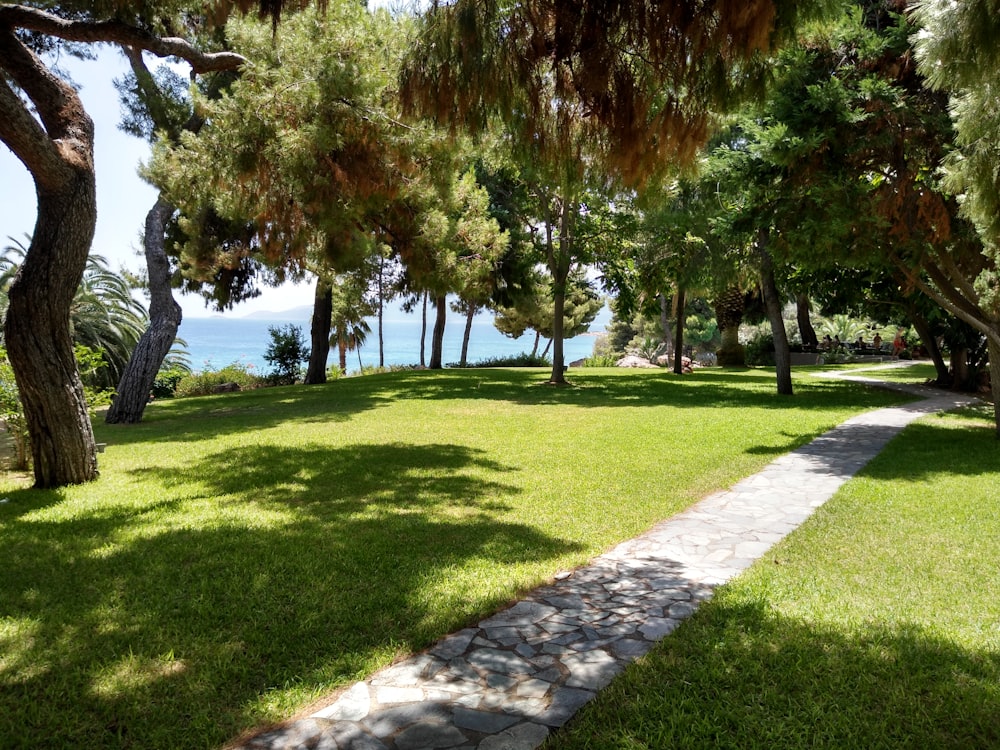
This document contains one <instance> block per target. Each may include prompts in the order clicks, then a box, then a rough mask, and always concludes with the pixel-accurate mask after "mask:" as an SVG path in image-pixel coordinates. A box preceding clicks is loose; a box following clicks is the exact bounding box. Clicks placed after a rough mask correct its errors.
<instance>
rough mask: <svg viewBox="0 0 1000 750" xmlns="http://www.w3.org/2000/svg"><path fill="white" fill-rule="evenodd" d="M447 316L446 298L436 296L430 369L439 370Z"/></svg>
mask: <svg viewBox="0 0 1000 750" xmlns="http://www.w3.org/2000/svg"><path fill="white" fill-rule="evenodd" d="M447 318H448V298H447V297H445V296H441V297H437V298H436V299H435V300H434V331H433V332H432V333H431V363H430V368H429V369H431V370H440V369H441V368H442V367H443V366H444V365H442V363H441V358H442V356H443V354H442V350H443V349H444V324H445V322H446V320H447Z"/></svg>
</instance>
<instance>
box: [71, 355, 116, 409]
mask: <svg viewBox="0 0 1000 750" xmlns="http://www.w3.org/2000/svg"><path fill="white" fill-rule="evenodd" d="M73 355H74V356H75V357H76V366H77V369H78V370H79V371H80V379H81V380H82V381H83V395H84V398H85V399H86V401H87V408H88V409H90V413H91V415H93V414H94V412H95V411H96V410H97V409H101V408H103V407H106V406H110V405H111V399H112V398H113V397H114V392H113V391H111V390H110V389H106V388H95V387H94V386H92V385H90V383H93V382H94V380H95V374H96V373H98V372H100V371H101V369H103V368H104V366H105V364H106V362H105V359H104V352H103V351H96V350H94V349H91V348H90V347H89V346H85V345H83V344H77V345H76V346H74V347H73Z"/></svg>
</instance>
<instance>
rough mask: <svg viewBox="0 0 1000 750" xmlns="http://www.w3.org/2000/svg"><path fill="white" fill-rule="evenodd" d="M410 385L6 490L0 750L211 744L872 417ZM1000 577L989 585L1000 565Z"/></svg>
mask: <svg viewBox="0 0 1000 750" xmlns="http://www.w3.org/2000/svg"><path fill="white" fill-rule="evenodd" d="M544 379H545V374H544V373H542V372H541V371H531V370H481V371H476V370H473V371H444V372H437V373H431V372H408V373H395V374H386V375H379V376H370V377H365V378H353V379H347V380H339V381H336V382H333V383H330V384H328V385H326V386H312V387H290V388H278V389H268V390H261V391H254V392H248V393H239V394H226V395H223V396H217V397H211V398H200V399H185V400H178V401H173V402H170V401H165V402H158V403H154V404H152V405H151V406H150V407H149V408H148V410H147V417H146V420H145V421H144V423H142V424H140V425H135V426H130V427H126V426H107V425H104V424H103V423H102V424H98V425H96V432H97V438H98V440H99V441H102V442H107V443H108V448H107V451H106V452H105V453H104V454H102V455H101V457H100V468H101V472H102V476H101V478H100V479H99V481H97V482H95V483H92V484H89V485H85V486H79V487H70V488H65V489H62V490H59V491H34V490H27V489H19V488H18V487H17V486H16V485H15V484H13V483H11V484H9V485H8V486H7V487H5V488H0V747H3V748H21V747H46V748H63V747H73V748H83V747H85V748H111V747H134V748H182V747H183V748H199V747H205V748H210V747H218V746H220V745H222V744H224V743H226V742H227V741H228V740H230V739H231V738H233V737H234V736H236V735H238V734H239V733H241V732H243V731H244V730H246V729H248V728H251V727H254V726H259V725H261V724H263V723H267V722H270V721H277V720H281V719H283V718H286V717H288V716H290V715H292V714H294V713H295V712H297V711H301V710H303V709H305V708H306V707H308V705H309V704H310V703H311V702H313V701H315V700H317V699H319V698H321V696H323V695H324V694H327V693H328V692H329V691H331V690H334V689H336V688H338V687H340V686H343V685H346V684H349V683H350V682H351V681H353V680H356V679H359V678H361V677H363V676H365V675H366V674H368V673H370V672H372V671H374V670H375V669H377V668H379V667H381V666H383V665H385V664H387V663H390V662H391V661H392V660H393V659H394V658H396V657H398V656H400V655H402V654H406V653H409V652H413V651H416V650H419V649H422V648H424V647H426V646H427V645H429V644H430V643H432V642H433V641H434V640H436V639H437V638H439V637H440V636H442V635H444V634H446V633H448V632H450V631H453V630H455V629H458V628H461V627H463V626H465V625H467V624H469V623H472V622H475V621H477V620H478V619H479V618H481V617H482V616H483V615H484V614H485V613H488V612H490V611H492V610H494V609H496V608H497V607H499V606H501V605H503V604H505V603H506V602H508V601H509V600H511V599H512V598H514V597H516V596H517V595H518V594H519V593H521V592H523V591H525V590H527V589H529V588H531V587H534V586H535V585H537V584H539V583H540V582H543V581H545V580H547V579H549V578H550V577H551V576H553V575H554V574H555V573H556V572H557V571H559V570H562V569H567V568H572V567H574V566H577V565H580V564H582V563H585V562H586V561H587V560H588V559H589V558H591V557H593V556H594V555H596V554H599V553H600V552H602V551H604V550H606V549H607V548H609V547H611V546H613V545H614V544H615V543H617V542H618V541H620V540H622V539H625V538H628V537H631V536H634V535H636V534H638V533H640V532H642V531H643V530H645V529H647V528H648V527H649V526H651V525H652V524H653V523H655V522H656V521H658V520H660V519H662V518H665V517H668V516H670V515H672V514H673V513H675V512H677V511H678V510H680V509H682V508H684V507H686V506H688V505H689V504H691V503H692V502H693V501H695V500H697V499H698V498H700V497H702V496H703V495H705V494H706V493H709V492H711V491H714V490H716V489H719V488H721V487H725V486H728V485H730V484H731V483H733V482H734V481H736V480H737V479H739V478H740V477H743V476H746V475H748V474H751V473H753V472H755V471H757V470H758V469H760V468H761V467H762V466H763V465H765V464H766V463H767V462H769V461H770V460H772V459H773V458H774V457H775V456H777V455H779V454H782V453H784V452H786V451H788V450H791V449H793V448H795V447H797V446H799V445H802V444H804V443H806V442H808V441H809V440H811V439H812V438H813V437H815V436H816V435H818V434H820V433H822V432H823V431H825V430H827V429H829V428H830V427H832V426H834V425H835V424H838V423H839V422H841V421H843V420H844V419H845V418H846V417H848V416H850V415H851V414H854V413H857V412H858V411H860V410H864V409H869V408H873V407H877V406H882V405H885V404H888V403H896V402H898V401H899V400H900V398H901V397H900V396H898V395H892V394H888V393H882V392H878V391H874V390H870V389H865V388H863V387H859V386H857V385H855V384H851V383H844V382H834V381H818V380H814V379H812V378H801V379H800V380H799V381H798V382H797V395H796V396H795V397H793V398H787V397H779V396H777V395H776V394H775V392H774V382H773V375H772V374H769V373H767V372H763V371H745V372H738V373H726V372H721V371H718V370H716V371H707V370H706V371H699V372H697V373H696V374H694V375H691V376H684V377H677V376H674V375H672V374H670V373H666V372H663V371H631V372H628V371H620V370H585V371H581V372H575V371H574V372H573V373H572V380H573V381H574V383H575V387H573V388H553V387H550V386H546V385H543V384H542V381H543V380H544ZM994 571H995V567H994Z"/></svg>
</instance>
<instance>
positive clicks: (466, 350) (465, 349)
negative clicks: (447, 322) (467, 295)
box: [460, 304, 477, 367]
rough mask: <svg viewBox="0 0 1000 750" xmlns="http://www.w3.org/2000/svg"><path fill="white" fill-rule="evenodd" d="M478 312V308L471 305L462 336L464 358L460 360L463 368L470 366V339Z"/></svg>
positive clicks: (466, 315)
mask: <svg viewBox="0 0 1000 750" xmlns="http://www.w3.org/2000/svg"><path fill="white" fill-rule="evenodd" d="M476 310H477V308H476V306H475V305H473V304H470V305H469V311H468V312H467V313H466V314H465V331H464V332H463V334H462V358H461V360H460V361H461V365H462V367H465V366H466V365H467V364H468V357H469V338H470V337H471V336H472V321H473V319H474V318H475V317H476Z"/></svg>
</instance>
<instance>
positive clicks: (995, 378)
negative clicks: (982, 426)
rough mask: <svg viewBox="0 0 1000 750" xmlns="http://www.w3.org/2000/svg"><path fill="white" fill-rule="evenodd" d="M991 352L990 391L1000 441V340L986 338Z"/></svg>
mask: <svg viewBox="0 0 1000 750" xmlns="http://www.w3.org/2000/svg"><path fill="white" fill-rule="evenodd" d="M986 345H987V347H988V348H989V352H990V391H991V392H992V395H993V424H994V426H995V428H996V435H997V439H1000V339H997V338H995V337H994V336H987V337H986Z"/></svg>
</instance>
